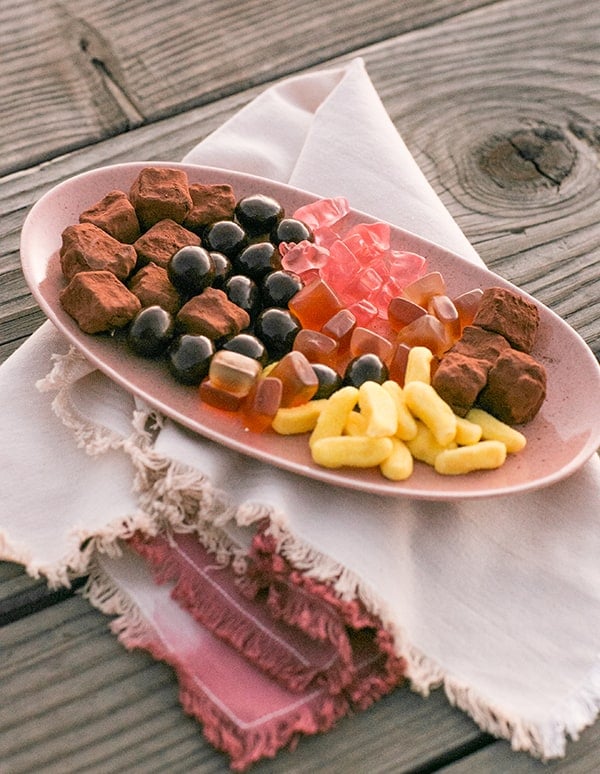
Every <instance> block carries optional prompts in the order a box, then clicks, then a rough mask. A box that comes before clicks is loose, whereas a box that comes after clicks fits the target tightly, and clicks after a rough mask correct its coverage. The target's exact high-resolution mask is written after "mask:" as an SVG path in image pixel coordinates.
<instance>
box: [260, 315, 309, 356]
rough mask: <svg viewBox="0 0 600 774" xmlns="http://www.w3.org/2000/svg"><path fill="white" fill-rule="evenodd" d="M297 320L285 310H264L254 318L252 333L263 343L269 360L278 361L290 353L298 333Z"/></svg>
mask: <svg viewBox="0 0 600 774" xmlns="http://www.w3.org/2000/svg"><path fill="white" fill-rule="evenodd" d="M300 329H301V325H300V323H299V321H298V319H297V318H296V317H295V316H294V315H293V314H292V313H291V312H289V311H288V310H287V309H280V308H278V307H271V308H269V309H264V310H263V311H262V312H261V313H260V314H259V315H258V317H257V318H256V323H255V326H254V332H255V334H256V335H257V336H258V338H259V339H260V340H261V341H262V342H263V344H264V345H265V347H266V348H267V352H268V353H269V358H270V359H271V360H279V359H280V358H282V357H283V356H284V355H285V354H287V353H288V352H290V351H291V349H292V347H293V345H294V339H295V338H296V336H297V335H298V331H300Z"/></svg>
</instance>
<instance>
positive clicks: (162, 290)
mask: <svg viewBox="0 0 600 774" xmlns="http://www.w3.org/2000/svg"><path fill="white" fill-rule="evenodd" d="M129 290H131V292H132V293H133V294H134V295H136V296H137V297H138V298H139V299H140V302H141V304H142V306H143V307H146V306H162V308H163V309H166V311H167V312H170V313H171V314H175V313H176V312H177V311H178V309H179V308H180V306H181V298H180V296H179V293H178V292H177V289H176V288H175V286H174V285H173V283H172V282H171V280H170V279H169V275H168V273H167V270H166V269H165V268H163V267H162V266H157V265H156V264H155V263H149V264H148V265H147V266H144V267H143V268H141V269H140V270H139V271H137V272H136V273H135V274H134V275H133V277H132V278H131V280H130V281H129Z"/></svg>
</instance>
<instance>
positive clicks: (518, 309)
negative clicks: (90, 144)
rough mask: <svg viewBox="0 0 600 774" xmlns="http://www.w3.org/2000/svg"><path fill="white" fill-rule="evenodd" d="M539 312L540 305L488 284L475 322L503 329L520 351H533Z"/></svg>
mask: <svg viewBox="0 0 600 774" xmlns="http://www.w3.org/2000/svg"><path fill="white" fill-rule="evenodd" d="M539 323H540V313H539V311H538V308H537V306H536V305H535V304H534V303H533V302H532V301H528V300H527V299H526V298H523V297H522V296H520V295H518V294H516V293H513V292H512V291H511V290H508V289H506V288H487V290H484V291H483V296H482V297H481V301H480V302H479V308H478V310H477V314H476V315H475V318H474V320H473V325H478V326H479V327H481V328H485V330H487V331H493V332H495V333H500V334H501V335H502V336H504V338H505V339H507V340H508V342H509V344H510V345H511V346H512V347H514V348H515V349H518V350H520V351H521V352H528V353H529V352H531V350H532V349H533V344H534V342H535V337H536V334H537V330H538V326H539Z"/></svg>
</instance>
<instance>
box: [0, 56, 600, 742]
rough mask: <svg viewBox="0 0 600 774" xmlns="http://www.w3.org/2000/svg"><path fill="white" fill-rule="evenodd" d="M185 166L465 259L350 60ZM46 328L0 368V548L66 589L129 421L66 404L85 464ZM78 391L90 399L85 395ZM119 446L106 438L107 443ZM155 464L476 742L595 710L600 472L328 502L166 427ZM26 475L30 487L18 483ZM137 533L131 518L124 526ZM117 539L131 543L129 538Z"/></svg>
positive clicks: (557, 735)
mask: <svg viewBox="0 0 600 774" xmlns="http://www.w3.org/2000/svg"><path fill="white" fill-rule="evenodd" d="M184 161H186V162H189V163H199V164H205V165H209V166H215V167H225V168H231V169H236V170H239V171H242V172H248V173H253V174H258V175H262V176H265V177H270V178H272V179H275V180H279V181H283V182H288V183H291V184H292V185H295V186H297V187H301V188H304V189H306V190H310V191H312V192H314V193H317V194H319V195H321V196H339V195H343V196H345V197H346V198H347V199H348V200H349V202H350V204H351V205H352V206H353V207H355V208H357V209H361V210H364V211H366V212H368V213H370V214H371V215H374V216H376V217H378V218H381V219H385V220H388V221H390V222H392V223H393V224H395V225H398V226H401V227H403V228H406V229H408V230H411V231H414V232H416V233H419V234H420V235H422V236H424V237H426V238H428V239H430V240H432V241H435V242H437V243H439V244H441V245H443V246H445V247H447V248H450V249H452V250H454V251H456V252H458V253H461V254H462V255H464V256H465V257H466V258H469V259H471V260H474V261H479V260H480V259H479V257H478V256H477V254H476V252H475V250H474V249H473V248H472V247H471V245H470V244H469V243H468V241H467V239H466V238H465V237H464V235H463V234H462V233H461V231H460V229H459V228H458V226H457V225H456V223H455V222H454V221H453V220H452V218H451V217H450V215H449V213H448V211H447V210H446V208H445V207H444V206H443V204H442V203H441V201H440V200H439V199H438V198H437V196H436V195H435V194H434V192H433V189H432V188H431V186H430V185H429V183H428V182H427V181H426V179H425V178H424V176H423V174H422V173H421V171H420V170H419V168H418V166H417V165H416V163H415V161H414V159H413V158H412V156H411V155H410V153H409V151H408V149H407V147H406V145H405V144H404V142H403V141H402V139H401V137H400V136H399V135H398V133H397V131H396V129H395V127H394V126H393V124H392V122H391V120H390V118H389V116H388V115H387V113H386V111H385V109H384V107H383V105H382V103H381V100H380V99H379V96H378V95H377V92H376V91H375V89H374V88H373V85H372V83H371V81H370V79H369V77H368V75H367V73H366V70H365V67H364V63H363V62H362V60H360V59H358V60H354V61H353V62H351V63H350V64H349V65H347V66H344V67H340V68H337V69H333V70H324V71H319V72H314V73H310V74H308V75H304V76H298V77H296V78H290V79H288V80H286V81H283V82H282V83H281V84H277V85H275V86H274V87H272V88H270V89H268V90H266V91H265V92H264V93H263V94H262V95H260V96H259V97H258V98H257V99H255V100H254V101H253V102H252V103H250V104H249V105H248V106H247V107H246V108H244V109H243V110H241V111H240V112H239V113H238V114H237V115H235V116H234V117H233V118H232V119H230V120H229V121H228V122H226V123H225V124H224V125H223V126H222V127H221V128H220V129H218V130H217V131H216V132H214V134H212V135H211V136H210V137H208V138H207V139H205V140H204V141H203V142H202V143H201V144H200V145H199V146H197V147H196V148H194V149H192V150H191V151H190V153H189V154H188V155H187V156H186V158H185V159H184ZM64 350H65V345H64V343H63V342H61V341H60V340H59V339H58V337H57V336H56V334H54V332H53V331H52V330H49V329H48V325H46V326H44V327H43V328H42V331H41V332H39V333H38V334H36V335H35V336H33V337H32V338H31V340H30V341H29V342H28V343H27V344H26V345H25V347H23V348H22V349H21V350H19V351H18V352H17V353H16V354H15V355H14V356H13V357H12V358H10V359H9V361H8V362H7V363H6V364H5V365H4V366H3V367H2V369H1V370H0V391H1V394H2V399H3V403H4V405H5V406H8V405H10V406H11V407H13V406H14V411H12V410H11V411H5V412H4V415H3V417H2V418H1V420H0V421H1V425H0V432H1V433H2V441H3V443H2V446H3V458H4V460H3V465H2V466H1V467H2V469H1V470H0V485H1V487H2V491H3V505H2V515H1V516H0V548H2V550H3V554H2V555H3V556H5V557H6V558H12V559H15V560H17V561H22V562H23V563H24V564H25V565H26V566H27V568H28V570H29V571H30V572H32V571H41V572H44V573H45V574H47V575H49V576H50V577H55V578H58V579H60V578H61V577H63V575H64V573H63V569H64V567H65V566H67V565H71V566H73V565H74V564H76V561H75V560H74V558H73V552H74V551H75V552H76V550H77V546H78V544H79V542H80V541H81V535H90V534H93V533H94V531H96V532H97V534H105V535H110V534H114V532H113V530H114V528H115V525H118V524H119V522H120V520H124V524H127V525H129V526H130V525H131V524H132V523H136V519H138V518H141V517H140V515H139V514H137V510H136V500H135V496H134V494H133V492H132V489H133V483H132V480H133V473H132V465H131V458H130V454H131V449H128V448H127V445H126V444H124V443H121V442H119V441H118V439H121V441H123V439H126V438H127V435H128V432H129V430H130V427H131V426H132V425H131V424H130V423H131V422H132V416H131V415H132V412H133V406H132V401H131V399H130V398H129V396H126V395H125V394H123V393H122V392H121V391H120V390H119V389H117V388H116V387H114V385H110V383H108V380H105V379H104V378H99V377H94V376H89V377H85V379H87V381H85V380H84V382H81V383H78V386H77V388H76V389H71V390H70V391H69V393H68V394H69V395H70V396H71V395H72V396H75V398H74V401H75V403H74V405H75V408H76V411H77V413H78V416H79V417H80V418H83V419H84V420H86V421H89V422H90V423H93V424H95V425H100V426H102V427H103V437H104V438H105V437H106V433H108V436H109V437H110V438H114V439H116V440H115V443H114V444H113V445H112V446H111V445H110V443H109V444H108V445H109V447H110V448H109V449H108V450H107V451H105V452H103V453H102V454H101V455H100V456H98V457H94V458H90V457H86V456H85V454H84V453H83V452H82V451H81V450H80V449H78V448H77V447H76V446H75V444H74V443H70V439H69V431H68V430H66V429H65V428H63V427H62V425H61V424H60V422H59V421H58V420H57V419H56V418H55V417H54V415H53V414H52V413H51V410H50V408H49V399H48V396H46V395H45V394H44V393H39V392H36V390H35V387H34V384H35V381H36V380H38V379H39V378H41V377H42V376H43V375H45V373H46V372H47V371H48V370H49V369H50V366H51V363H50V355H51V354H52V353H53V352H54V351H57V352H60V351H64ZM90 396H91V397H92V399H91V400H90ZM111 434H113V435H111ZM153 452H154V453H155V454H156V455H157V456H158V457H162V458H165V459H169V460H175V461H180V462H181V463H182V464H183V465H185V466H187V467H188V468H189V469H191V470H197V471H198V472H199V473H200V474H201V475H202V476H204V477H205V478H206V479H207V480H208V481H210V482H211V484H212V486H213V487H214V488H215V489H217V490H219V489H222V490H224V491H225V492H226V493H227V495H228V497H229V498H230V499H231V512H232V513H235V515H236V517H237V521H238V522H239V523H240V524H242V525H243V524H248V523H250V522H252V521H253V520H254V519H256V518H258V517H259V516H263V515H269V516H270V517H271V519H272V530H273V534H275V535H276V536H277V538H278V540H279V547H280V550H281V551H282V553H284V554H285V555H286V556H287V557H288V558H290V560H292V561H293V562H294V563H295V564H297V565H298V566H300V567H302V568H303V569H305V570H306V571H307V572H309V573H310V574H311V575H313V576H314V577H317V578H320V579H323V580H326V581H328V582H331V583H333V584H334V586H335V588H336V589H337V591H338V593H340V594H341V595H342V596H344V597H347V598H350V597H352V596H355V595H358V596H360V597H361V598H362V599H363V601H364V602H365V603H366V604H367V606H368V607H369V608H370V609H371V610H372V611H373V612H375V613H377V614H378V615H380V616H381V618H382V620H383V622H384V624H385V625H386V626H387V627H388V628H389V629H390V631H392V632H393V633H394V635H395V637H396V643H397V649H398V652H399V653H401V654H402V655H404V656H405V657H406V659H407V662H408V665H409V676H410V678H411V680H412V681H413V685H414V686H415V687H416V688H417V689H419V690H421V691H422V692H424V693H426V692H427V691H428V690H429V689H430V688H432V687H434V686H435V685H438V684H440V683H443V684H444V685H445V688H446V691H447V693H448V695H449V697H450V699H451V700H452V701H453V702H455V703H457V704H458V705H459V706H460V707H462V708H463V709H465V710H466V711H468V712H469V714H471V715H472V717H474V719H475V720H476V721H477V722H478V723H479V724H480V725H481V727H482V728H484V729H487V730H489V731H491V732H492V733H495V734H497V735H500V736H504V737H506V738H509V739H511V740H512V743H513V745H514V746H515V747H516V748H522V749H527V750H529V751H530V752H532V753H534V754H536V755H540V756H542V757H544V756H547V757H550V756H556V755H561V754H563V752H564V745H565V742H566V738H567V734H568V733H570V734H571V735H576V734H577V733H578V732H579V731H580V730H581V729H582V728H583V727H585V726H586V725H587V724H589V723H591V722H593V720H594V719H595V717H596V715H597V713H598V709H599V707H600V666H599V665H598V653H599V652H600V563H599V562H598V559H597V557H598V556H599V555H600V507H599V505H600V462H599V460H598V458H597V457H594V459H592V460H591V461H590V462H589V463H588V464H587V465H586V466H585V467H584V468H583V469H582V470H581V471H580V472H578V473H577V474H575V475H573V476H572V477H571V478H569V479H568V480H567V481H563V482H561V483H560V484H557V485H555V486H553V487H551V488H548V489H545V490H541V491H537V492H531V493H528V494H525V495H519V496H510V497H500V498H490V499H484V500H472V501H468V502H467V501H465V502H453V503H451V504H446V503H439V502H437V503H432V502H425V501H410V500H406V499H393V498H379V497H376V496H372V495H369V494H366V493H360V492H352V491H346V490H343V491H342V490H338V489H336V488H334V487H330V486H328V485H326V484H322V483H319V482H314V481H309V480H306V479H302V478H301V477H298V476H296V475H294V474H291V473H287V472H284V471H281V470H277V469H274V468H272V467H270V466H266V465H264V464H262V463H259V462H257V461H256V460H252V459H249V458H246V457H242V456H240V455H238V454H237V453H236V452H232V451H229V450H227V449H224V448H221V447H218V446H216V445H215V444H213V443H212V442H210V441H207V440H205V439H202V438H199V437H197V436H194V435H192V434H190V433H189V432H188V431H185V430H183V429H181V428H179V427H178V426H177V425H175V424H173V423H172V422H169V421H167V422H166V423H165V425H164V427H163V428H162V429H161V430H160V433H159V434H158V437H157V439H156V443H155V446H154V449H153ZM24 480H27V486H26V487H25V488H24V487H23V486H21V485H20V482H21V481H24ZM137 523H139V522H137ZM124 529H125V528H124Z"/></svg>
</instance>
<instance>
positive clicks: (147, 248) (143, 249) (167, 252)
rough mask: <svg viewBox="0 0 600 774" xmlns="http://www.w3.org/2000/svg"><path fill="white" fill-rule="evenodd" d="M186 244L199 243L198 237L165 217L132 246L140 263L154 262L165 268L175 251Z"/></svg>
mask: <svg viewBox="0 0 600 774" xmlns="http://www.w3.org/2000/svg"><path fill="white" fill-rule="evenodd" d="M186 245H200V237H199V236H197V235H196V234H194V233H193V232H192V231H188V229H187V228H184V227H183V226H180V225H179V224H178V223H175V221H174V220H169V219H166V220H161V221H159V222H158V223H155V224H154V226H152V227H151V228H149V229H148V231H146V233H145V234H142V236H141V237H140V238H139V239H137V240H136V241H135V243H134V245H133V246H134V247H135V250H136V253H137V256H138V259H139V262H140V264H142V265H144V264H147V263H155V264H156V265H157V266H162V267H163V268H164V269H166V268H167V266H168V265H169V261H170V260H171V258H172V257H173V256H174V255H175V253H176V252H177V251H178V250H180V249H181V248H182V247H185V246H186Z"/></svg>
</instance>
